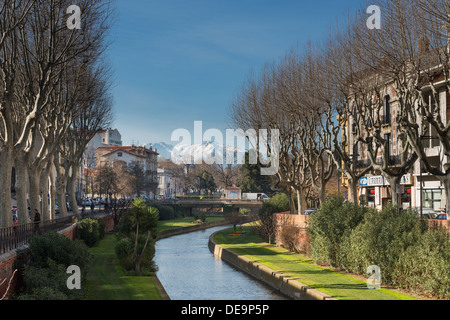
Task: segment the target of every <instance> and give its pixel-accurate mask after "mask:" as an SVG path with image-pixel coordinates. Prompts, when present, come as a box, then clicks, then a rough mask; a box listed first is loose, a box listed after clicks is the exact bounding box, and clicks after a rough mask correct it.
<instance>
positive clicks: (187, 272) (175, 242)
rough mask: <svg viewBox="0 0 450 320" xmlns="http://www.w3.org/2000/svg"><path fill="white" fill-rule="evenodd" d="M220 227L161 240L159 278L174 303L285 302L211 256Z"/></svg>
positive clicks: (272, 292)
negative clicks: (210, 242)
mask: <svg viewBox="0 0 450 320" xmlns="http://www.w3.org/2000/svg"><path fill="white" fill-rule="evenodd" d="M224 228H225V227H216V228H212V229H208V230H203V231H197V232H193V233H188V234H185V235H180V236H175V237H171V238H168V239H162V240H159V241H158V242H157V243H156V255H155V262H156V264H157V265H158V268H159V271H158V272H157V276H158V278H159V280H160V281H161V283H162V285H163V286H164V289H165V290H166V292H167V294H168V295H169V297H170V298H171V299H172V300H281V299H286V298H285V297H284V296H283V295H281V294H279V293H278V292H275V291H273V290H272V289H271V288H269V287H267V286H265V285H264V284H262V283H261V282H259V281H256V280H254V279H253V278H251V277H250V276H248V275H246V274H244V273H242V272H240V271H238V270H236V269H235V268H233V267H231V266H230V265H229V264H227V263H226V262H224V261H220V260H218V259H216V258H215V257H214V255H213V254H211V253H210V251H209V249H208V240H209V237H210V235H211V234H213V233H214V232H217V231H219V230H222V229H224Z"/></svg>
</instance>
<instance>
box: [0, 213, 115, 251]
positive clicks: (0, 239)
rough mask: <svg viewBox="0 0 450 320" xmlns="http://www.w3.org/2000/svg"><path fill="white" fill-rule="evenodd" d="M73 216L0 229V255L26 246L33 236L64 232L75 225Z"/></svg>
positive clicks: (95, 215) (104, 214) (98, 216)
mask: <svg viewBox="0 0 450 320" xmlns="http://www.w3.org/2000/svg"><path fill="white" fill-rule="evenodd" d="M108 214H110V213H106V212H104V211H99V212H95V214H88V215H85V216H83V218H88V217H92V218H97V219H98V218H101V217H103V216H106V215H108ZM76 221H77V219H76V217H75V216H69V217H64V218H59V219H55V220H51V221H44V222H41V223H39V224H38V225H36V224H34V223H28V224H24V225H18V226H14V227H9V228H0V255H2V254H4V253H7V252H10V251H12V250H15V249H18V248H20V247H22V246H25V245H27V244H28V243H29V242H30V240H31V238H32V237H33V235H42V234H45V233H48V232H57V231H61V230H64V229H66V228H68V227H70V226H72V225H74V224H75V223H76Z"/></svg>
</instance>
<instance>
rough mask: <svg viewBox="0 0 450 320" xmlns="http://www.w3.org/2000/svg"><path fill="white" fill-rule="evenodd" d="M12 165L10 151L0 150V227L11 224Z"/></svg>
mask: <svg viewBox="0 0 450 320" xmlns="http://www.w3.org/2000/svg"><path fill="white" fill-rule="evenodd" d="M12 165H13V157H12V153H9V152H6V151H0V186H1V190H0V228H7V227H11V226H12V225H13V220H12V218H11V209H12V204H11V176H12Z"/></svg>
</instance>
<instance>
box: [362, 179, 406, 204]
mask: <svg viewBox="0 0 450 320" xmlns="http://www.w3.org/2000/svg"><path fill="white" fill-rule="evenodd" d="M412 181H413V179H412V176H411V175H405V176H403V177H402V179H401V181H400V184H399V185H398V186H397V188H396V190H393V191H392V190H391V187H390V185H389V183H388V182H387V180H386V178H385V177H383V176H368V177H363V178H361V179H360V181H359V202H360V203H365V204H367V205H368V206H369V207H373V208H376V209H379V210H381V209H383V208H384V207H386V206H387V204H388V203H389V202H392V197H393V196H396V197H399V202H400V204H401V206H402V208H403V209H408V208H409V207H411V204H412V199H411V195H412V193H413V192H412Z"/></svg>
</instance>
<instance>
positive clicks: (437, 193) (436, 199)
mask: <svg viewBox="0 0 450 320" xmlns="http://www.w3.org/2000/svg"><path fill="white" fill-rule="evenodd" d="M422 199H423V207H424V208H431V209H433V210H436V211H439V210H440V209H441V199H442V190H441V189H432V190H423V198H422Z"/></svg>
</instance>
